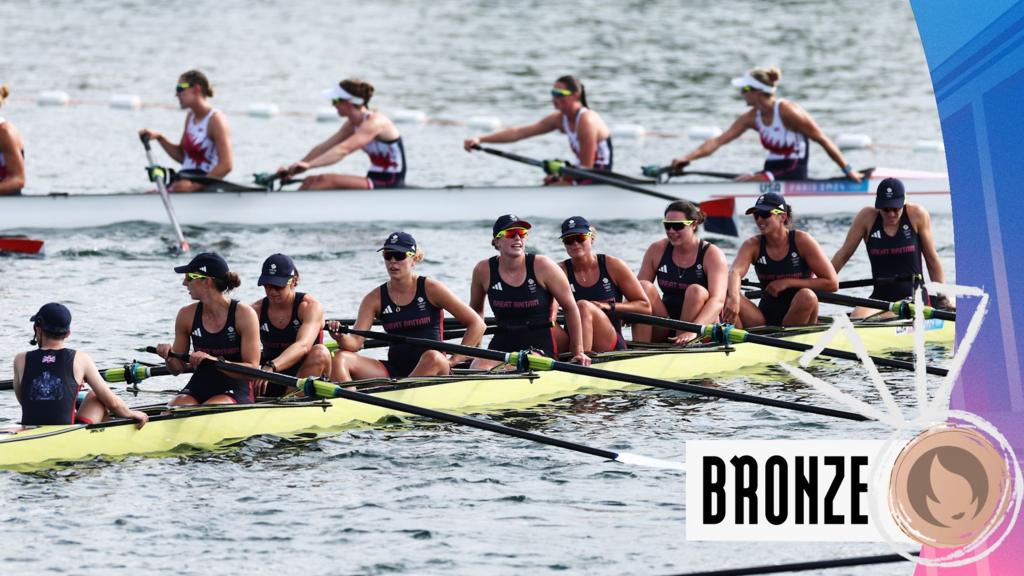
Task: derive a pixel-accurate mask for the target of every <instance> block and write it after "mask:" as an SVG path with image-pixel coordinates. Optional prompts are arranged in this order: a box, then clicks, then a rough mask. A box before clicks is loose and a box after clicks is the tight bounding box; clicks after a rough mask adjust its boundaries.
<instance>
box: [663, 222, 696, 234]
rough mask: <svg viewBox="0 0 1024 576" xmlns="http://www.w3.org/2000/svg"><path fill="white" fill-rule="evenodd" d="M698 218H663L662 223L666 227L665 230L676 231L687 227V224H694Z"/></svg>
mask: <svg viewBox="0 0 1024 576" xmlns="http://www.w3.org/2000/svg"><path fill="white" fill-rule="evenodd" d="M694 222H696V220H662V221H661V225H662V226H664V227H665V231H666V232H668V231H669V230H675V231H676V232H678V231H680V230H682V229H683V228H686V227H687V226H691V225H693V223H694Z"/></svg>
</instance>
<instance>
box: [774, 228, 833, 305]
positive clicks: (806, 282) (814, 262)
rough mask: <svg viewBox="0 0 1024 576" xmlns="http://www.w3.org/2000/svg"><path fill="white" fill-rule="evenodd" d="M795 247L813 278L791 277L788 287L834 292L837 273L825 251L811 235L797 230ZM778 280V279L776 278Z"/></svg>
mask: <svg viewBox="0 0 1024 576" xmlns="http://www.w3.org/2000/svg"><path fill="white" fill-rule="evenodd" d="M796 249H797V252H799V254H800V256H801V257H802V258H803V259H804V260H806V261H807V266H808V267H810V269H811V272H813V273H814V277H813V278H793V279H789V280H791V281H792V283H791V284H790V287H792V288H810V289H811V290H820V291H822V292H835V291H836V290H838V289H839V275H838V274H836V269H835V268H833V267H832V262H830V261H829V259H828V258H827V257H826V256H825V251H824V250H822V249H821V245H819V244H818V241H817V240H815V239H814V237H813V236H811V235H810V234H808V233H806V232H804V231H803V230H797V232H796ZM776 282H778V280H776Z"/></svg>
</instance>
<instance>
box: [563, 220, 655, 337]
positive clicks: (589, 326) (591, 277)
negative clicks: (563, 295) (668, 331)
mask: <svg viewBox="0 0 1024 576" xmlns="http://www.w3.org/2000/svg"><path fill="white" fill-rule="evenodd" d="M561 239H562V244H564V245H565V253H566V254H568V255H569V258H568V259H566V260H563V261H561V262H559V264H558V265H559V266H560V267H561V268H562V271H563V272H565V276H566V278H567V279H568V280H569V288H570V289H571V290H572V295H573V298H575V299H576V306H577V307H578V308H579V312H580V324H581V327H582V331H583V349H584V350H587V351H590V352H606V351H608V350H625V348H626V341H625V340H624V339H623V338H622V323H621V322H619V321H618V320H613V319H611V318H609V317H608V315H607V314H605V310H611V311H614V310H621V311H625V312H635V313H638V314H650V313H651V304H650V302H648V301H647V297H646V296H645V295H644V291H643V288H641V286H640V282H639V281H638V280H637V279H636V277H635V276H633V272H632V270H630V269H629V266H628V265H626V263H625V262H623V261H622V260H620V259H618V258H616V257H615V256H608V255H606V254H597V253H596V252H594V242H596V241H597V229H595V228H594V227H593V226H591V225H590V223H589V222H587V219H586V218H584V217H582V216H573V217H572V218H568V219H566V220H565V221H564V222H562V236H561ZM623 298H625V302H623ZM556 336H557V337H558V347H559V348H568V344H569V338H568V335H567V334H566V333H565V332H562V331H558V332H557V333H556Z"/></svg>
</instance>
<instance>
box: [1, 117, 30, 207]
mask: <svg viewBox="0 0 1024 576" xmlns="http://www.w3.org/2000/svg"><path fill="white" fill-rule="evenodd" d="M21 150H22V143H21V135H20V134H18V131H17V130H16V129H15V128H14V126H11V123H10V122H4V123H2V124H0V153H2V154H3V156H4V161H5V162H6V163H7V176H6V177H5V178H4V179H3V180H0V196H3V195H4V194H13V193H15V192H18V191H19V190H21V189H22V188H24V187H25V159H24V158H22V156H21Z"/></svg>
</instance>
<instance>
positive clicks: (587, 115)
mask: <svg viewBox="0 0 1024 576" xmlns="http://www.w3.org/2000/svg"><path fill="white" fill-rule="evenodd" d="M551 102H552V104H553V105H554V107H555V111H554V112H552V113H550V114H548V115H547V116H545V117H544V118H541V119H540V120H539V121H537V122H534V123H533V124H527V125H525V126H516V127H514V128H505V129H504V130H499V131H497V132H493V133H491V134H486V135H484V136H477V137H475V138H468V139H466V141H465V142H463V147H464V148H465V149H466V151H467V152H468V151H472V150H473V149H474V148H475V147H477V146H479V145H480V144H484V143H494V144H507V143H510V142H518V141H520V140H524V139H526V138H532V137H533V136H539V135H541V134H547V133H548V132H553V131H555V130H560V131H562V132H563V133H564V134H565V135H566V137H568V139H569V148H571V149H572V152H573V154H575V155H576V159H577V161H578V162H579V164H578V165H577V167H578V168H584V169H587V170H607V171H610V170H612V133H611V131H610V130H609V129H608V125H607V124H605V122H604V120H603V119H601V116H600V115H598V113H597V112H594V111H593V110H591V109H590V108H588V107H587V91H586V88H584V86H583V83H582V82H580V81H579V80H578V79H577V78H576V77H575V76H562V77H561V78H559V79H558V80H556V81H555V85H554V86H553V87H552V88H551ZM556 183H557V184H587V183H589V181H588V180H586V179H583V180H578V181H577V180H573V179H572V178H568V177H566V178H563V177H560V176H558V175H554V174H553V175H549V176H548V177H547V179H546V180H545V184H556Z"/></svg>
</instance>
